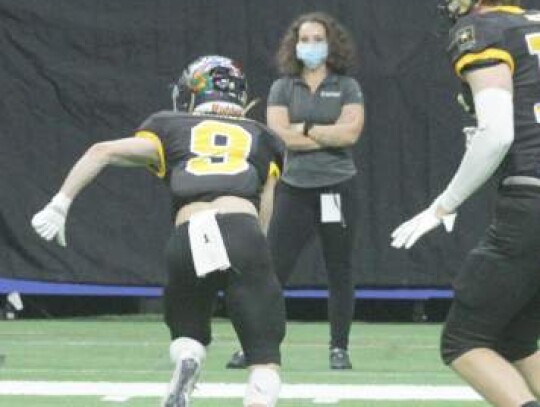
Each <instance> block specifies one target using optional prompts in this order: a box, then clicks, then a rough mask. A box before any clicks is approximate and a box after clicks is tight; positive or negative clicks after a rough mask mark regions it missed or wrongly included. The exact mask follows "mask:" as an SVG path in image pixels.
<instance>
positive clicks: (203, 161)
mask: <svg viewBox="0 0 540 407" xmlns="http://www.w3.org/2000/svg"><path fill="white" fill-rule="evenodd" d="M135 137H143V138H146V139H149V140H151V141H152V142H153V143H155V145H156V149H157V151H158V153H159V163H158V165H157V166H155V165H152V166H150V169H151V170H152V172H154V173H155V174H156V175H157V176H158V177H160V178H163V179H164V180H165V181H166V182H167V183H168V184H169V187H170V190H171V192H172V195H173V204H174V207H175V210H178V209H179V208H180V207H182V206H183V205H185V204H188V203H190V202H195V201H205V202H206V201H211V200H213V199H215V198H217V197H219V196H224V195H232V196H237V197H241V198H245V199H248V200H249V201H251V202H252V203H253V204H254V205H255V207H257V208H258V207H259V195H260V193H261V191H262V187H263V185H264V183H265V182H266V179H267V177H269V176H275V177H279V176H280V174H281V169H282V165H283V154H284V151H285V146H284V144H283V142H282V141H281V139H280V138H279V137H278V136H277V135H275V134H274V133H273V132H272V131H271V130H270V129H268V128H267V127H266V126H264V125H262V124H260V123H258V122H256V121H253V120H249V119H239V118H233V117H226V116H213V115H198V114H190V113H185V112H170V111H167V112H159V113H156V114H153V115H151V116H150V117H149V118H148V119H146V120H145V121H144V122H143V124H141V126H139V128H138V129H137V131H136V133H135Z"/></svg>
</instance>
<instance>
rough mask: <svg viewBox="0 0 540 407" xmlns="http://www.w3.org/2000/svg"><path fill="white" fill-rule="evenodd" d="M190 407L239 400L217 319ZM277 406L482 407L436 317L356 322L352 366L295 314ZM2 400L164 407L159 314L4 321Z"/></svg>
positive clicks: (240, 378)
mask: <svg viewBox="0 0 540 407" xmlns="http://www.w3.org/2000/svg"><path fill="white" fill-rule="evenodd" d="M213 327H214V342H213V344H212V345H211V347H210V350H209V352H208V356H207V359H206V362H205V365H204V369H203V372H202V375H201V378H200V386H199V388H198V390H197V393H196V395H195V397H194V399H193V401H192V406H193V407H202V406H208V407H218V406H219V407H229V406H241V405H242V401H241V394H242V385H243V383H244V381H245V379H246V372H245V371H244V370H236V371H235V370H227V369H225V367H224V366H225V363H226V361H227V360H228V358H229V357H230V355H231V353H232V352H233V351H234V350H235V349H236V347H237V342H236V340H235V336H234V332H233V330H232V327H231V325H230V324H229V322H228V321H227V320H224V319H216V320H215V321H214V324H213ZM287 329H288V331H287V337H286V339H285V341H284V344H283V347H282V351H283V352H282V353H283V370H282V376H283V381H284V386H283V388H282V396H283V398H282V399H280V402H279V403H278V406H298V407H305V406H314V405H331V406H340V407H341V406H344V407H345V406H347V407H349V406H359V407H362V406H373V407H398V406H400V407H401V406H403V407H413V406H414V407H435V406H437V407H439V406H440V407H457V406H466V407H480V406H487V405H488V404H487V403H485V402H483V401H480V400H479V398H478V397H477V396H476V394H474V392H472V391H471V390H470V389H468V388H467V387H466V386H465V385H464V384H463V383H462V382H461V381H460V380H459V379H458V378H457V377H456V376H455V375H454V374H453V373H452V371H451V370H450V369H448V368H446V367H445V366H443V364H442V363H441V362H440V359H439V356H438V349H437V348H438V342H439V331H440V324H430V323H402V324H395V323H394V324H390V323H384V324H382V323H362V322H355V323H354V325H353V329H352V333H351V345H350V352H351V358H352V362H353V365H354V369H353V370H352V371H331V370H329V368H328V350H327V338H328V332H327V331H328V324H327V323H325V322H303V323H302V322H289V323H288V328H287ZM0 355H3V358H2V357H1V356H0V360H1V359H4V360H3V362H2V364H1V365H0V406H10V407H22V406H24V407H41V406H43V407H45V406H47V407H49V406H51V407H52V406H69V407H72V406H77V407H95V406H130V407H144V406H159V403H160V399H161V394H162V393H163V391H164V390H165V388H166V383H167V382H168V380H169V375H170V373H171V371H172V366H171V364H170V362H169V359H168V331H167V330H166V328H165V326H164V325H163V324H162V322H161V320H160V317H159V316H156V315H138V316H133V317H132V316H121V317H93V318H77V319H45V320H44V319H33V320H32V319H28V320H14V321H0Z"/></svg>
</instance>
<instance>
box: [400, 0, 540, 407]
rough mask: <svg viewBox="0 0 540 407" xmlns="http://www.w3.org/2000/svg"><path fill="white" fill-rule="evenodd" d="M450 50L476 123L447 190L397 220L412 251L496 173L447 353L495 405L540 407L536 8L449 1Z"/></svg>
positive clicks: (459, 292)
mask: <svg viewBox="0 0 540 407" xmlns="http://www.w3.org/2000/svg"><path fill="white" fill-rule="evenodd" d="M445 10H446V11H447V12H448V14H449V16H450V17H451V18H452V19H453V20H454V22H455V24H454V26H453V27H452V29H451V31H450V45H449V47H448V52H449V54H450V58H451V61H452V64H453V68H454V69H455V71H456V74H457V75H458V76H459V77H460V78H461V79H462V80H463V81H464V82H465V84H466V86H468V87H470V90H471V91H472V92H471V94H472V98H473V103H474V107H475V110H476V118H477V128H476V131H475V132H474V135H473V136H472V139H471V140H470V142H469V145H468V147H467V149H466V152H465V154H464V156H463V159H462V161H461V164H460V166H459V168H458V169H457V171H456V173H455V175H454V177H453V179H452V180H451V181H450V183H449V184H448V186H447V188H446V189H445V190H444V191H443V192H442V194H441V195H439V196H438V197H437V198H436V199H435V200H434V202H433V203H432V204H431V205H430V206H429V207H428V208H427V209H426V210H424V211H423V212H421V213H420V214H418V215H417V216H415V217H414V218H412V219H411V220H409V221H407V222H405V223H404V224H402V225H401V226H399V227H398V228H397V229H396V230H395V231H394V232H393V234H392V238H393V241H392V245H393V246H394V247H396V248H400V247H404V248H407V249H408V248H410V247H411V246H413V244H414V243H415V242H416V240H417V239H419V238H420V237H421V236H422V235H424V234H425V233H427V232H429V231H430V230H432V229H434V228H435V227H437V226H439V225H440V224H441V223H446V226H447V229H449V230H451V226H452V223H453V216H455V213H456V210H457V208H458V207H459V206H460V205H461V204H462V203H463V202H464V201H465V200H466V199H467V198H468V197H469V196H470V195H471V194H473V193H474V192H475V191H476V190H477V189H478V188H479V187H480V186H481V185H482V184H484V183H485V182H486V181H487V180H488V178H490V177H491V176H492V175H493V174H494V173H495V172H496V171H498V172H499V173H500V175H501V179H500V187H499V190H498V196H497V201H496V207H495V214H494V218H493V221H492V223H491V225H490V226H489V227H488V229H487V230H486V232H485V234H484V236H483V237H482V239H481V240H480V242H479V243H478V244H477V246H476V247H475V248H474V249H473V250H472V251H471V252H470V253H469V255H468V256H467V259H466V261H465V264H464V266H463V268H462V270H461V271H460V272H459V274H458V276H457V278H456V280H455V281H454V292H455V298H454V301H453V304H452V307H451V309H450V312H449V314H448V316H447V319H446V323H445V326H444V330H443V334H442V339H441V355H442V358H443V360H444V362H445V363H446V364H449V365H450V366H451V367H452V368H453V369H454V370H455V371H456V372H457V373H458V374H459V375H460V376H461V377H462V378H464V379H465V380H466V381H467V382H468V383H470V384H471V385H472V386H473V387H474V388H475V389H476V390H477V391H478V392H479V393H480V394H481V395H483V396H484V398H485V399H486V400H487V401H489V402H490V403H491V404H493V405H495V406H499V407H518V406H526V407H533V406H540V403H538V401H537V398H538V397H540V355H539V353H538V339H539V334H540V64H539V62H540V12H537V11H532V10H527V11H526V10H523V9H521V8H520V7H519V2H518V1H515V0H514V1H512V0H499V1H494V0H447V1H446V2H445Z"/></svg>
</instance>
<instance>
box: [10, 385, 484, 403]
mask: <svg viewBox="0 0 540 407" xmlns="http://www.w3.org/2000/svg"><path fill="white" fill-rule="evenodd" d="M166 387H167V385H166V384H164V383H111V382H51V381H1V380H0V395H4V396H102V397H107V398H124V399H128V398H132V397H161V396H162V395H163V394H164V392H165V390H166ZM244 387H245V386H244V385H243V384H240V383H200V384H198V385H197V389H196V390H195V393H194V395H193V396H194V397H197V398H242V397H243V395H244ZM280 398H281V399H311V400H336V401H337V400H480V397H479V396H478V394H477V393H475V392H474V391H473V390H472V389H470V388H468V387H465V386H417V385H330V384H284V385H283V386H282V388H281V393H280Z"/></svg>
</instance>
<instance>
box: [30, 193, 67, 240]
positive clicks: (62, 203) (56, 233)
mask: <svg viewBox="0 0 540 407" xmlns="http://www.w3.org/2000/svg"><path fill="white" fill-rule="evenodd" d="M71 201H72V200H71V198H69V197H67V196H66V195H64V194H63V193H61V192H60V193H58V194H56V195H55V196H54V197H53V199H51V201H50V202H49V203H48V204H47V205H46V206H45V207H44V208H43V209H42V210H41V211H39V212H38V213H36V214H35V215H34V216H33V217H32V227H33V228H34V230H35V231H36V233H37V234H38V235H39V236H41V238H42V239H45V240H48V241H50V240H52V239H53V238H54V239H55V240H56V242H57V243H58V244H59V245H60V246H63V247H66V232H65V225H66V217H67V213H68V210H69V206H70V205H71Z"/></svg>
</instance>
